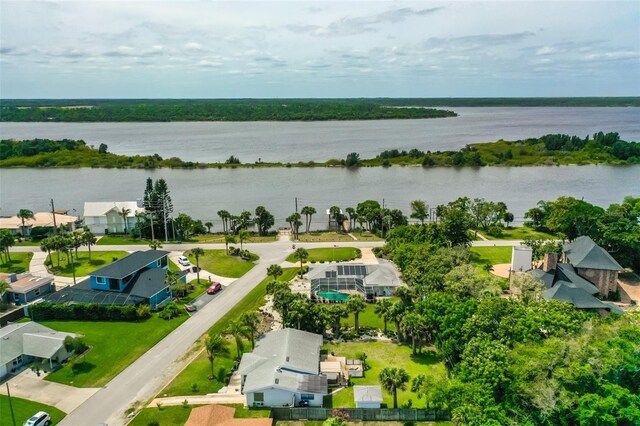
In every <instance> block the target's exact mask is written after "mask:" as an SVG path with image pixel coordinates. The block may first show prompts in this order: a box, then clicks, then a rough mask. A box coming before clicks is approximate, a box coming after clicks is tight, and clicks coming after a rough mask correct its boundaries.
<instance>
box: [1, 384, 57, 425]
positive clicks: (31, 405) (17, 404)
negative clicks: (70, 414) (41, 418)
mask: <svg viewBox="0 0 640 426" xmlns="http://www.w3.org/2000/svg"><path fill="white" fill-rule="evenodd" d="M2 386H5V385H4V384H3V385H2ZM11 406H12V407H13V414H14V415H15V417H16V422H15V424H16V425H18V426H19V425H22V424H23V423H24V422H26V421H27V420H29V418H30V417H31V416H33V415H34V414H35V413H37V412H38V411H46V412H47V413H49V415H50V416H51V421H52V422H51V424H52V425H55V424H58V422H59V421H60V420H62V419H63V418H64V416H66V414H65V413H64V412H62V411H60V410H58V409H57V408H55V407H52V406H50V405H45V404H40V403H39V402H34V401H29V400H27V399H22V398H16V397H15V396H14V397H11ZM0 426H13V422H12V419H11V410H10V408H9V397H8V396H5V395H0Z"/></svg>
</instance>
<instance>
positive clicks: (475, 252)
mask: <svg viewBox="0 0 640 426" xmlns="http://www.w3.org/2000/svg"><path fill="white" fill-rule="evenodd" d="M511 250H512V249H511V247H509V246H505V247H471V248H470V249H469V251H470V252H471V263H473V264H476V265H479V266H482V265H484V264H486V263H490V264H492V265H495V264H497V263H510V262H511Z"/></svg>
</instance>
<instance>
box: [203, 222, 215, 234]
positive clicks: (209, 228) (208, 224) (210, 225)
mask: <svg viewBox="0 0 640 426" xmlns="http://www.w3.org/2000/svg"><path fill="white" fill-rule="evenodd" d="M204 226H206V227H207V234H210V233H211V228H213V223H211V222H205V223H204Z"/></svg>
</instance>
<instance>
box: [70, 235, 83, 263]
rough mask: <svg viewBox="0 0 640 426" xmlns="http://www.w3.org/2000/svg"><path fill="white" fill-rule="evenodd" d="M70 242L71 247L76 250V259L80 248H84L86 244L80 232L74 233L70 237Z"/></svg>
mask: <svg viewBox="0 0 640 426" xmlns="http://www.w3.org/2000/svg"><path fill="white" fill-rule="evenodd" d="M69 242H70V243H71V247H73V249H74V250H75V254H76V259H77V258H78V248H80V246H82V244H83V243H84V241H83V239H82V234H81V233H80V232H74V233H72V234H71V235H70V236H69Z"/></svg>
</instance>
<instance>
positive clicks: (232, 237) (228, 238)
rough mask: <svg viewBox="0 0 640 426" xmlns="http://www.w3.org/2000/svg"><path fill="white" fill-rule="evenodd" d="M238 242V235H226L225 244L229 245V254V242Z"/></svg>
mask: <svg viewBox="0 0 640 426" xmlns="http://www.w3.org/2000/svg"><path fill="white" fill-rule="evenodd" d="M235 243H236V236H235V235H232V234H226V235H225V236H224V245H225V247H227V255H229V244H235Z"/></svg>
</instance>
